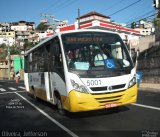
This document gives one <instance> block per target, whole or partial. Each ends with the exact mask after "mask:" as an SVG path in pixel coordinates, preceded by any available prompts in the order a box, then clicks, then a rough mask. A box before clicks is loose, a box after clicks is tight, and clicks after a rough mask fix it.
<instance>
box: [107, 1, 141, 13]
mask: <svg viewBox="0 0 160 137" xmlns="http://www.w3.org/2000/svg"><path fill="white" fill-rule="evenodd" d="M140 1H142V0H138V1H136V2H134V3H132V4H130V5H128V6H126V7H124V8H122V9H120V10H118V11H116V12H114V13H112V14H110V15H109V16H113V15H115V14H117V13H119V12H121V11H123V10H125V9H127V8H129V7H131V6H133V5H135V4H137V3H138V2H140Z"/></svg>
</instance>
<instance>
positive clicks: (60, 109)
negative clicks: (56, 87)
mask: <svg viewBox="0 0 160 137" xmlns="http://www.w3.org/2000/svg"><path fill="white" fill-rule="evenodd" d="M56 106H57V111H58V113H59V114H60V115H65V110H64V109H63V105H62V101H61V99H60V96H59V95H57V96H56Z"/></svg>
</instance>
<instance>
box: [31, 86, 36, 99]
mask: <svg viewBox="0 0 160 137" xmlns="http://www.w3.org/2000/svg"><path fill="white" fill-rule="evenodd" d="M32 93H33V98H34V99H35V100H37V96H36V92H35V90H34V87H33V86H32Z"/></svg>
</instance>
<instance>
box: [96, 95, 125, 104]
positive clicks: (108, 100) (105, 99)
mask: <svg viewBox="0 0 160 137" xmlns="http://www.w3.org/2000/svg"><path fill="white" fill-rule="evenodd" d="M122 97H123V94H122V95H116V96H115V95H113V96H111V97H99V98H95V99H96V100H97V101H98V102H99V103H101V104H102V105H101V106H104V105H105V104H107V103H112V102H117V103H118V102H119V101H120V100H121V99H122ZM119 103H121V102H119Z"/></svg>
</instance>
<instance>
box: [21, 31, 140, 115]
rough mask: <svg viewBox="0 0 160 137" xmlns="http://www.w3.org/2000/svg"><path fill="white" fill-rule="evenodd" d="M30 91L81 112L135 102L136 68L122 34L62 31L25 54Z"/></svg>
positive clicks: (26, 78)
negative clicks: (121, 36)
mask: <svg viewBox="0 0 160 137" xmlns="http://www.w3.org/2000/svg"><path fill="white" fill-rule="evenodd" d="M24 77H25V78H24V81H25V86H26V89H27V91H28V92H29V93H30V94H32V95H33V96H34V97H35V98H37V97H38V98H41V99H43V100H45V101H47V102H50V103H52V104H54V105H57V108H58V110H59V113H61V114H63V113H64V110H67V111H69V112H81V111H90V110H98V109H105V108H111V107H118V106H122V105H126V104H130V103H133V102H136V100H137V82H136V70H135V67H134V64H133V61H132V59H131V57H130V55H129V52H128V49H127V48H126V46H125V44H124V43H123V41H122V39H121V38H120V36H119V34H117V33H111V32H108V31H103V30H96V29H94V30H85V29H84V30H75V31H66V32H59V33H57V34H55V35H54V36H52V37H50V38H48V39H46V40H44V41H42V42H40V43H39V44H38V45H36V46H35V47H33V48H32V49H30V50H29V51H27V52H26V54H25V74H24Z"/></svg>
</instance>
